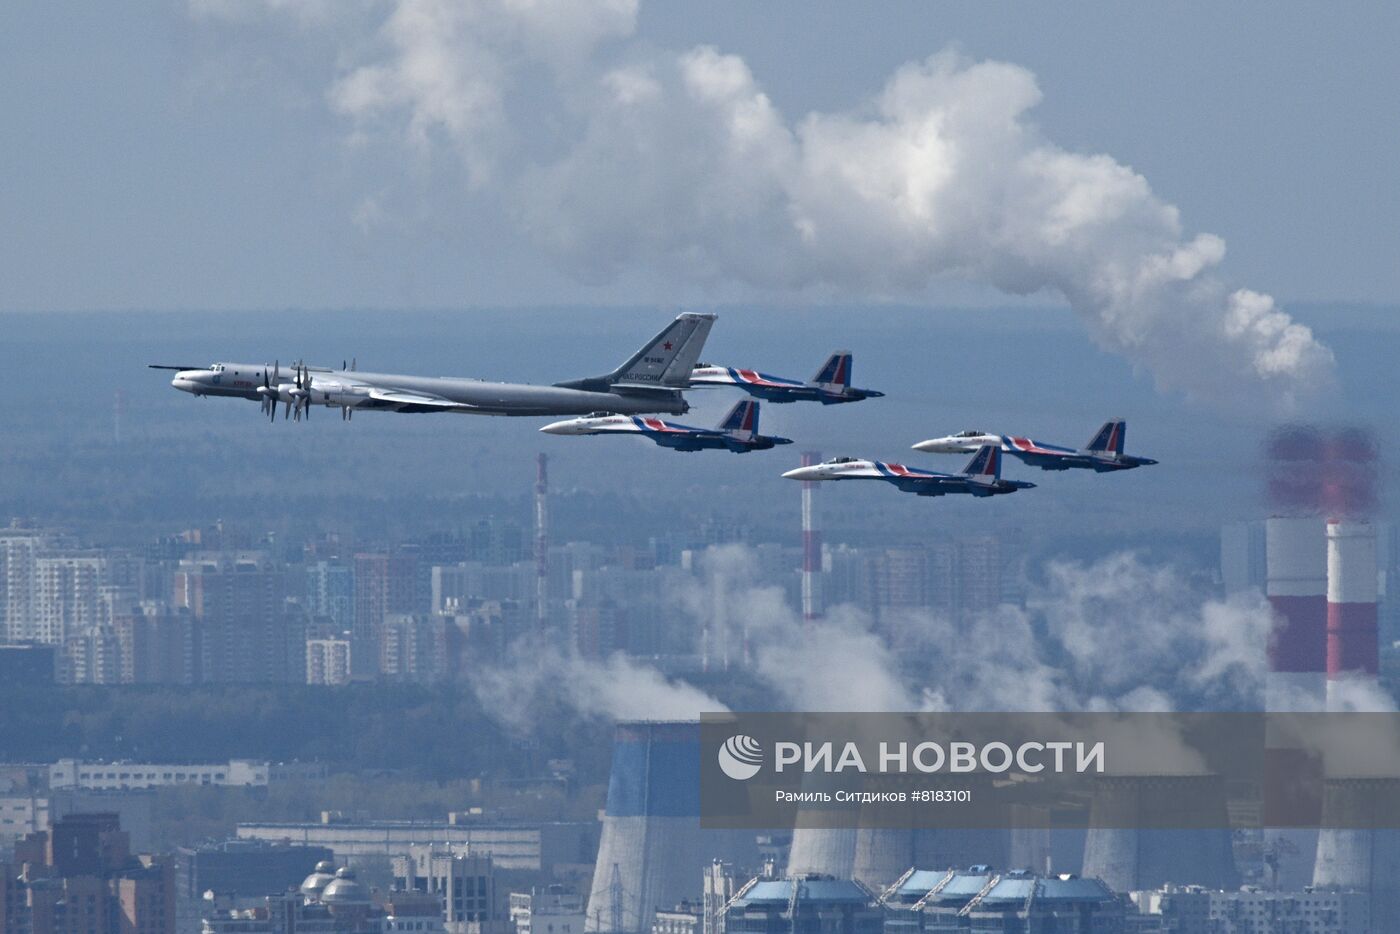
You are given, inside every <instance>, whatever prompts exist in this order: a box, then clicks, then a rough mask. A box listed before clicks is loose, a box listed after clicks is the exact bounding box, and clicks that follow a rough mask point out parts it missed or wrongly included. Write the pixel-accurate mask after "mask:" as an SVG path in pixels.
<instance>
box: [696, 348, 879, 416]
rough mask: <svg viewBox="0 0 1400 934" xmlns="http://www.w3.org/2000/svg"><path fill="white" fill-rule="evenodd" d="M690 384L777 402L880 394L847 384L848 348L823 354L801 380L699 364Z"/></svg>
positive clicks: (832, 400)
mask: <svg viewBox="0 0 1400 934" xmlns="http://www.w3.org/2000/svg"><path fill="white" fill-rule="evenodd" d="M690 385H691V386H693V387H696V388H702V387H711V386H721V387H734V388H736V389H742V390H744V392H746V393H748V394H749V395H751V396H756V397H758V398H759V399H762V400H764V401H765V402H779V403H782V402H808V401H813V402H820V403H821V404H822V405H839V404H840V403H842V402H859V401H861V400H862V399H875V398H878V397H880V396H883V395H884V393H883V392H876V391H875V390H873V389H857V388H856V387H854V386H852V385H851V352H850V351H849V350H838V351H837V352H836V353H834V354H832V355H831V356H830V357H827V359H826V362H825V363H823V364H822V366H821V369H819V370H817V375H816V376H813V377H812V378H811V379H810V380H809V381H807V382H805V383H804V382H801V381H800V380H795V379H787V378H786V377H782V376H769V375H768V374H767V373H760V372H759V371H758V370H741V369H739V368H737V367H732V366H713V365H712V364H709V363H699V364H696V366H695V371H694V372H693V373H691V374H690Z"/></svg>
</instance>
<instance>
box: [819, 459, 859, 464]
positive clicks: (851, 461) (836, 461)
mask: <svg viewBox="0 0 1400 934" xmlns="http://www.w3.org/2000/svg"><path fill="white" fill-rule="evenodd" d="M858 460H860V458H858V457H833V458H832V459H831V460H829V461H827V463H828V464H854V463H855V462H856V461H858Z"/></svg>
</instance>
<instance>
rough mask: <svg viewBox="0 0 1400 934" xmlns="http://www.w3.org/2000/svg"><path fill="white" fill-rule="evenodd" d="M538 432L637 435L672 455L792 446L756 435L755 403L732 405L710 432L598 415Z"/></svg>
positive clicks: (784, 440) (787, 441)
mask: <svg viewBox="0 0 1400 934" xmlns="http://www.w3.org/2000/svg"><path fill="white" fill-rule="evenodd" d="M540 431H543V432H545V433H546V434H551V435H628V434H630V435H640V436H641V437H643V438H649V439H650V440H652V441H655V442H656V443H657V444H659V445H661V446H662V447H663V448H671V449H672V450H674V451H704V450H720V451H733V452H734V453H735V454H745V453H747V452H749V451H766V450H768V449H769V448H771V447H773V446H774V445H778V444H792V440H791V439H790V438H775V437H772V436H770V435H761V434H759V433H758V403H757V402H754V401H753V400H751V399H745V400H744V401H742V402H739V403H736V404H735V406H734V408H732V409H730V410H729V414H728V415H726V416H725V417H724V418H723V420H721V421H720V423H719V425H717V426H716V427H714V428H692V427H690V426H689V425H678V424H676V423H675V422H668V421H663V420H662V419H659V418H642V417H639V416H635V415H613V414H611V413H608V412H598V413H595V414H593V415H588V416H585V417H584V418H571V419H569V420H567V421H562V422H555V423H554V424H552V425H545V426H544V427H543V428H541V429H540Z"/></svg>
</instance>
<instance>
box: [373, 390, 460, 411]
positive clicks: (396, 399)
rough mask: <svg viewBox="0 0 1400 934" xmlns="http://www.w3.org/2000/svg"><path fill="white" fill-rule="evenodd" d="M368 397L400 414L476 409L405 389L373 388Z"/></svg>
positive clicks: (440, 397)
mask: <svg viewBox="0 0 1400 934" xmlns="http://www.w3.org/2000/svg"><path fill="white" fill-rule="evenodd" d="M369 397H370V398H371V399H373V400H374V401H375V402H381V403H384V404H386V405H392V406H394V407H396V408H397V409H398V410H399V411H400V412H448V411H469V410H471V409H475V408H477V407H476V406H474V405H467V404H465V403H462V402H453V401H452V400H451V399H444V398H443V397H442V396H434V395H432V394H430V393H426V392H410V391H409V390H406V389H379V388H373V389H371V390H370V391H369Z"/></svg>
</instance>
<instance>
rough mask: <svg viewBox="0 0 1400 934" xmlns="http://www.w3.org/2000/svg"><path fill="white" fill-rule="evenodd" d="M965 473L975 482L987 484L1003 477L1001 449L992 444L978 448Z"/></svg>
mask: <svg viewBox="0 0 1400 934" xmlns="http://www.w3.org/2000/svg"><path fill="white" fill-rule="evenodd" d="M963 473H965V474H967V475H968V477H969V478H971V479H972V480H973V481H975V482H979V483H986V482H987V481H988V480H996V479H998V478H1000V477H1001V449H1000V448H995V447H992V446H991V445H990V444H988V445H986V446H985V447H981V448H978V450H977V453H976V454H974V455H972V460H970V461H968V462H967V467H966V469H964V470H963Z"/></svg>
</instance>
